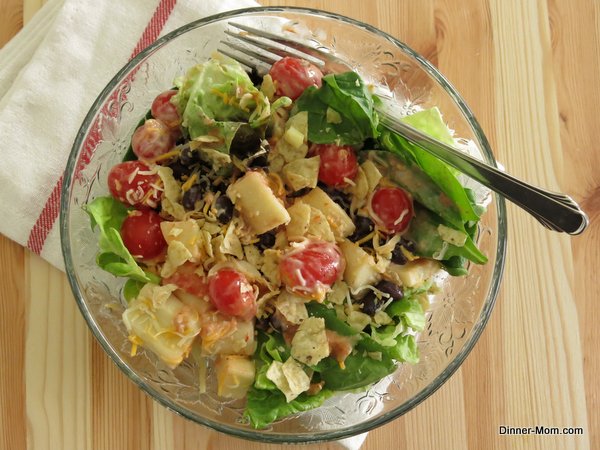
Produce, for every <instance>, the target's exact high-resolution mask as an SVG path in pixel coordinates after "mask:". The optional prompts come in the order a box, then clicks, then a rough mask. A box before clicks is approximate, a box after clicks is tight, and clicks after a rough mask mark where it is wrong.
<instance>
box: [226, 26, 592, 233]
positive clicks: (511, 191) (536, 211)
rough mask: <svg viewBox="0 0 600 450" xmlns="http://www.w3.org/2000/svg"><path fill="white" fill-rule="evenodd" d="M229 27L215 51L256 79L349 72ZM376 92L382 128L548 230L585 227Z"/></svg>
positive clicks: (327, 55)
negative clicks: (302, 64)
mask: <svg viewBox="0 0 600 450" xmlns="http://www.w3.org/2000/svg"><path fill="white" fill-rule="evenodd" d="M229 25H230V27H231V29H228V30H226V31H225V33H226V34H227V36H229V38H228V39H227V40H222V41H221V42H220V43H221V44H223V45H225V46H227V47H228V48H222V47H221V48H220V49H219V51H220V52H221V53H222V54H224V55H226V56H229V57H230V58H233V59H235V60H237V61H238V62H240V63H241V64H242V65H243V66H246V67H247V68H248V69H249V70H250V71H252V72H253V73H254V74H256V75H259V76H264V75H266V74H267V73H268V72H269V69H270V67H271V66H272V65H273V63H275V62H276V61H277V60H279V59H281V58H283V57H285V56H293V57H297V58H301V59H305V60H307V61H309V62H311V63H312V64H315V65H316V66H317V67H319V68H320V69H321V70H322V71H323V72H324V73H336V72H343V71H348V70H351V68H350V67H349V66H348V65H347V64H346V63H345V62H344V61H342V60H341V59H339V58H337V57H336V56H335V55H333V53H332V52H331V51H329V50H328V49H327V48H326V47H324V46H322V45H320V44H318V43H316V42H315V45H311V44H310V43H309V42H301V41H299V40H294V39H290V38H288V37H282V36H278V35H276V34H274V33H270V32H268V31H265V30H260V29H258V28H254V27H249V26H247V25H244V24H240V23H233V22H229ZM375 88H376V91H375V93H376V94H377V95H378V97H379V98H380V99H381V100H382V102H381V105H379V106H377V114H378V115H379V118H380V123H381V125H382V126H384V127H386V128H387V129H389V130H391V131H393V132H395V133H398V134H399V135H401V136H402V137H404V138H405V139H407V140H408V141H410V142H412V143H413V144H415V145H417V146H418V147H420V148H422V149H423V150H425V151H427V152H429V153H431V154H433V155H434V156H436V157H437V158H438V159H440V160H442V161H444V162H445V163H447V164H449V165H450V166H452V167H454V168H455V169H457V170H459V171H460V172H462V173H463V174H465V175H467V176H468V177H470V178H472V179H474V180H476V181H477V182H479V183H481V184H482V185H484V186H486V187H488V188H489V189H491V190H493V191H495V192H496V193H498V194H500V195H501V196H503V197H504V198H506V199H508V200H510V201H511V202H513V203H514V204H516V205H518V206H519V207H521V208H522V209H524V210H525V211H527V212H529V213H530V214H531V215H532V216H533V217H535V218H536V219H537V220H538V221H539V222H540V223H541V224H542V225H544V226H545V227H546V228H548V229H550V230H553V231H558V232H565V233H568V234H571V235H576V234H580V233H582V232H583V231H584V230H585V229H586V227H587V226H588V224H589V219H588V217H587V215H586V213H585V212H584V211H583V210H582V209H581V208H580V207H579V205H578V204H577V203H576V202H575V201H574V200H573V199H572V198H571V197H569V196H568V195H566V194H561V193H557V192H551V191H547V190H545V189H542V188H539V187H536V186H533V185H531V184H528V183H526V182H524V181H521V180H519V179H517V178H515V177H513V176H512V175H509V174H507V173H505V172H503V171H501V170H499V169H497V168H496V167H493V166H491V165H489V164H486V163H484V162H482V161H480V160H478V159H476V158H474V157H472V156H470V155H468V154H466V153H465V152H463V151H460V150H458V149H456V148H454V147H453V146H450V145H448V144H445V143H443V142H440V141H439V140H437V139H434V138H432V137H430V136H428V135H426V134H424V133H422V132H421V131H419V130H417V129H416V128H414V127H412V126H410V125H408V124H406V123H404V122H402V121H401V120H398V119H397V117H396V114H394V109H395V108H394V107H395V105H394V99H393V95H392V94H391V93H390V92H389V91H386V90H385V89H384V88H383V87H382V86H375ZM396 108H397V105H396Z"/></svg>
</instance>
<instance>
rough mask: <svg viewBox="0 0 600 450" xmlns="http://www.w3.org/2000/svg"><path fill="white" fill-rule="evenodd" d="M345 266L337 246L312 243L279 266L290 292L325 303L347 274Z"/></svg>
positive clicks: (284, 259)
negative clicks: (334, 287) (327, 296)
mask: <svg viewBox="0 0 600 450" xmlns="http://www.w3.org/2000/svg"><path fill="white" fill-rule="evenodd" d="M344 268H345V262H344V260H343V258H342V254H341V252H340V250H339V249H338V247H337V246H336V245H335V244H332V243H329V242H324V241H317V240H312V241H309V242H308V243H307V244H306V245H304V246H301V247H298V248H295V249H292V250H291V251H290V252H289V253H287V254H285V255H284V256H283V257H282V258H281V261H280V262H279V273H280V275H281V281H282V282H283V284H285V286H286V287H287V288H288V290H290V291H292V292H295V293H297V294H298V295H302V296H306V297H309V298H315V299H322V298H323V297H324V295H325V294H326V293H327V291H328V290H329V288H330V287H331V285H333V283H335V282H336V281H337V280H338V279H339V278H340V277H341V275H342V273H343V272H344Z"/></svg>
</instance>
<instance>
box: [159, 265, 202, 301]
mask: <svg viewBox="0 0 600 450" xmlns="http://www.w3.org/2000/svg"><path fill="white" fill-rule="evenodd" d="M196 269H197V266H196V265H194V264H193V263H190V262H187V263H185V264H183V265H181V266H180V267H178V268H177V271H176V272H175V273H174V274H173V275H171V276H170V277H167V278H163V284H174V285H176V286H177V287H179V288H180V289H183V290H184V291H185V292H187V293H188V294H192V295H195V296H196V297H200V298H203V297H205V296H206V295H208V282H207V281H206V278H205V277H202V276H200V275H198V274H197V273H196Z"/></svg>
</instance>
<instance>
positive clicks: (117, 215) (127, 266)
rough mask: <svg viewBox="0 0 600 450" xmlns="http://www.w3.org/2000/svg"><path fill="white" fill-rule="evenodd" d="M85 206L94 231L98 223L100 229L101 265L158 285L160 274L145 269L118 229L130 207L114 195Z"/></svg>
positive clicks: (103, 267) (119, 273)
mask: <svg viewBox="0 0 600 450" xmlns="http://www.w3.org/2000/svg"><path fill="white" fill-rule="evenodd" d="M84 208H85V211H86V212H87V213H88V214H89V216H90V221H91V224H92V230H93V229H95V228H96V226H98V228H99V229H100V239H99V241H98V247H99V248H100V253H99V254H98V256H97V257H96V263H97V264H98V266H100V267H101V268H102V269H104V270H106V271H107V272H110V273H112V274H113V275H116V276H119V277H128V278H131V279H133V280H136V281H140V282H143V283H155V284H158V283H159V282H160V277H158V276H157V275H154V274H152V273H150V272H146V271H144V270H143V269H142V268H141V267H140V266H139V265H138V263H137V262H136V260H135V259H134V258H133V256H132V255H131V253H129V250H127V247H125V244H123V240H122V239H121V234H120V233H119V230H120V229H121V225H122V224H123V221H124V220H125V217H127V208H126V207H125V206H124V205H123V204H122V203H120V202H118V201H117V200H115V199H114V198H112V197H98V198H96V199H94V200H93V201H92V202H90V203H88V204H87V205H85V207H84Z"/></svg>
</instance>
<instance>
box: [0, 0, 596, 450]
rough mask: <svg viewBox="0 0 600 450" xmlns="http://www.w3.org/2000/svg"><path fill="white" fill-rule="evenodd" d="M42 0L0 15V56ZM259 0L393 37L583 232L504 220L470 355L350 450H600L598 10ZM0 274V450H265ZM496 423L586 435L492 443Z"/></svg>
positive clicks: (486, 3) (387, 0) (499, 2)
mask: <svg viewBox="0 0 600 450" xmlns="http://www.w3.org/2000/svg"><path fill="white" fill-rule="evenodd" d="M40 3H41V1H40V0H32V1H28V0H25V1H21V0H0V46H1V45H3V44H4V43H5V42H6V41H7V40H8V39H9V38H10V37H11V36H12V35H13V34H14V33H16V32H17V31H18V30H19V29H20V27H21V26H22V23H23V21H26V20H27V19H28V18H29V17H31V15H32V14H33V13H34V12H35V10H36V9H37V8H38V7H39V6H40ZM262 3H263V4H266V5H275V4H286V5H297V6H309V7H314V8H321V9H327V10H330V11H334V12H338V13H341V14H343V15H347V16H350V17H354V18H357V19H360V20H363V21H365V22H367V23H370V24H372V25H375V26H377V27H379V28H381V29H383V30H384V31H387V32H389V33H391V34H392V35H395V36H397V37H399V38H400V39H402V40H404V41H405V42H407V43H408V44H409V45H411V46H412V47H413V48H415V49H416V50H417V51H419V52H420V53H422V54H423V55H425V56H426V57H427V58H429V59H430V60H431V61H432V62H433V63H434V64H435V65H437V66H438V67H439V68H440V69H441V71H442V72H443V73H444V74H445V75H446V76H447V77H448V78H449V79H450V80H451V82H452V83H453V84H454V85H455V86H456V87H457V88H458V90H459V91H460V92H461V93H462V94H463V96H464V97H465V98H466V100H467V102H468V104H469V105H470V106H471V108H472V109H473V110H474V112H475V114H476V116H477V117H478V119H479V121H480V122H481V124H482V126H483V129H484V130H485V132H486V134H487V136H488V137H489V139H490V141H491V143H492V147H493V148H494V149H495V153H496V156H497V158H498V160H499V161H502V162H503V164H504V165H505V166H506V168H507V169H508V170H509V171H510V172H512V173H514V174H515V175H517V176H519V177H522V178H524V179H527V180H530V181H531V182H533V183H537V184H539V185H543V186H546V187H548V188H551V189H555V190H560V191H564V192H568V193H570V194H571V195H572V196H573V197H574V198H575V199H576V200H577V201H579V202H580V203H581V204H582V205H583V207H584V208H585V209H586V210H587V212H588V214H589V216H590V219H591V226H590V228H589V229H588V230H587V231H586V232H585V233H584V234H583V235H582V236H578V237H568V236H565V235H560V234H556V233H552V232H549V231H546V230H545V229H544V228H542V227H541V226H540V225H539V224H538V223H536V221H535V220H534V219H532V218H530V217H529V216H528V215H526V214H525V213H523V212H521V211H520V210H518V209H517V208H516V207H513V206H512V205H509V207H508V213H509V220H508V233H509V244H508V257H507V265H506V271H505V275H504V281H503V284H502V289H501V293H500V297H499V299H498V302H497V306H496V308H495V310H494V312H493V315H492V318H491V320H490V322H489V325H488V327H487V329H486V330H485V332H484V333H483V336H482V337H481V339H480V341H479V343H478V345H477V346H476V348H475V349H474V351H473V352H472V353H471V355H470V356H469V357H468V359H467V360H466V362H465V363H464V365H463V366H462V368H461V369H460V370H459V371H458V372H457V373H456V374H455V375H454V376H453V377H452V379H451V380H449V381H448V382H447V383H446V384H445V385H444V386H443V387H442V388H441V389H440V390H439V391H438V392H437V393H436V394H435V395H433V396H432V397H431V398H429V399H428V400H427V401H425V402H424V403H423V404H421V405H420V406H419V407H418V408H416V409H415V410H413V411H412V412H410V413H408V414H406V415H405V416H403V417H402V418H400V419H398V420H396V421H394V422H393V423H390V424H388V425H386V426H384V427H381V428H379V429H377V430H375V431H373V432H371V433H370V434H369V436H368V438H367V440H366V443H365V445H364V447H363V448H364V449H368V450H373V449H404V448H407V449H408V448H414V449H436V450H438V449H466V448H468V449H472V450H479V449H492V448H493V449H516V448H535V449H544V450H545V449H571V448H578V449H579V448H580V449H588V448H600V383H598V374H599V373H600V357H599V356H598V348H599V346H600V326H599V322H600V306H599V305H598V303H597V301H598V300H599V299H600V287H599V286H600V284H599V283H598V279H597V275H595V270H596V269H597V268H599V267H600V239H599V238H600V224H599V222H598V219H599V217H600V171H599V170H598V167H600V146H599V144H598V135H599V134H600V126H598V123H599V121H598V104H599V102H600V71H599V70H598V68H599V67H600V3H599V2H598V1H596V0H587V1H586V0H569V1H567V0H547V1H534V0H468V1H467V0H463V1H456V0H419V1H412V0H404V1H399V0H379V1H366V0H356V1H353V0H328V1H325V0H315V1H308V0H304V1H303V0H296V1H293V0H287V1H281V0H279V1H271V0H269V1H266V0H265V1H263V2H262ZM23 16H25V17H23ZM0 261H1V267H2V272H1V274H0V295H1V301H0V405H1V414H2V416H1V419H0V447H1V448H2V449H7V450H8V449H10V450H14V449H21V448H25V447H30V448H34V449H43V448H49V449H158V448H160V449H163V448H164V449H168V448H174V449H184V448H185V449H209V448H210V449H219V450H221V449H240V448H243V449H258V448H265V447H268V448H276V446H270V447H269V446H264V445H261V444H256V443H249V442H245V441H240V440H238V439H234V438H231V437H227V436H225V435H222V434H219V433H216V432H213V431H210V430H208V429H205V428H202V427H199V426H197V425H194V424H192V423H189V422H187V421H185V420H183V419H181V418H179V417H177V416H175V415H174V414H172V413H170V412H168V411H166V410H165V409H163V408H162V407H160V406H158V405H157V404H155V403H154V402H152V401H151V400H150V399H149V398H148V397H146V396H145V395H143V394H142V393H141V392H140V391H138V390H137V388H136V387H135V386H134V385H133V383H131V382H129V381H128V380H127V379H126V377H125V376H124V375H123V374H122V373H121V372H119V371H118V370H117V368H116V366H115V365H114V364H113V363H112V362H111V361H110V360H109V359H108V358H107V357H106V356H105V355H104V353H103V352H102V350H101V349H100V347H99V346H98V345H97V344H96V343H95V342H94V340H93V339H92V336H91V334H90V332H89V331H88V329H87V326H86V324H85V322H84V320H83V318H82V317H81V316H80V314H79V311H78V309H77V307H76V305H75V302H74V300H73V297H72V294H71V292H70V289H69V286H68V284H67V281H66V277H65V275H64V274H63V273H61V272H59V271H58V270H56V269H54V268H52V267H51V266H50V265H48V264H47V263H45V262H44V261H43V260H41V259H40V258H38V257H37V256H35V255H33V254H31V253H29V252H28V251H26V250H24V249H23V248H21V247H20V246H19V245H17V244H15V243H13V242H11V241H9V240H7V239H6V238H4V237H0ZM501 425H509V426H519V427H527V426H535V425H542V426H547V427H560V428H561V429H562V428H563V427H582V428H583V432H584V434H583V435H580V436H567V435H561V436H503V435H499V427H500V426H501ZM308 448H314V449H333V448H336V446H335V444H321V445H312V446H309V447H308Z"/></svg>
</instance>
